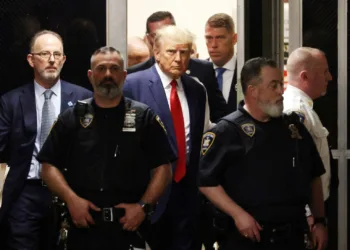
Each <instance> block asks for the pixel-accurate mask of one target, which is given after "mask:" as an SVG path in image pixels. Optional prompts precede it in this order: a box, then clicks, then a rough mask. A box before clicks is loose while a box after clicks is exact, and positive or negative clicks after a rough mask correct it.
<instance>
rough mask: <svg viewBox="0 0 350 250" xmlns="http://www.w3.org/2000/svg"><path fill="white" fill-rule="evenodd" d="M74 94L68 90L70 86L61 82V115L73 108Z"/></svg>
mask: <svg viewBox="0 0 350 250" xmlns="http://www.w3.org/2000/svg"><path fill="white" fill-rule="evenodd" d="M72 100H74V92H73V91H71V90H70V89H69V88H68V85H67V84H66V83H65V82H64V81H62V80H61V111H60V112H61V113H62V112H63V111H65V110H66V109H67V108H69V107H71V106H73V104H74V103H73V101H72Z"/></svg>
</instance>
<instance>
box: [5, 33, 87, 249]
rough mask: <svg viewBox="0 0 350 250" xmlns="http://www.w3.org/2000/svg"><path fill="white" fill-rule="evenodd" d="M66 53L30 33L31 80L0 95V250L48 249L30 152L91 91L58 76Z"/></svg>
mask: <svg viewBox="0 0 350 250" xmlns="http://www.w3.org/2000/svg"><path fill="white" fill-rule="evenodd" d="M65 60H66V56H65V55H64V52H63V43H62V38H61V37H60V36H59V35H58V34H57V33H55V32H52V31H48V30H44V31H40V32H38V33H37V34H35V35H34V37H33V38H32V40H31V43H30V53H29V54H28V56H27V61H28V63H29V65H30V66H31V67H32V68H33V70H34V82H33V83H30V84H26V85H23V86H21V87H19V88H17V89H15V90H13V91H10V92H9V93H7V94H4V95H3V96H2V97H1V98H0V162H6V163H7V164H8V166H9V167H10V171H9V173H8V176H7V178H6V181H5V184H4V189H3V204H2V207H1V208H0V226H1V228H2V229H3V230H4V232H6V237H5V235H3V234H2V235H1V239H2V241H1V245H2V247H1V248H2V249H33V250H37V249H45V250H46V249H50V243H49V241H48V239H49V235H48V232H49V231H50V230H48V226H49V225H47V224H48V222H49V219H48V216H49V214H50V213H49V212H50V209H49V207H50V204H51V194H50V192H49V190H48V189H47V188H46V187H45V185H43V183H42V181H41V165H40V164H39V163H38V161H37V159H36V156H37V154H38V152H39V150H40V148H41V146H42V144H43V142H44V141H45V139H46V136H47V134H48V133H49V129H50V127H51V126H52V123H53V121H54V120H55V119H56V118H57V116H58V115H59V113H60V112H62V111H64V110H65V109H67V108H68V107H69V106H73V104H74V103H75V102H76V101H77V100H79V99H86V98H89V97H91V96H92V93H91V92H90V91H88V90H86V89H84V88H81V87H78V86H76V85H73V84H70V83H67V82H65V81H63V80H60V71H61V69H62V67H63V65H64V62H65Z"/></svg>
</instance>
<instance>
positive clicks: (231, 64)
mask: <svg viewBox="0 0 350 250" xmlns="http://www.w3.org/2000/svg"><path fill="white" fill-rule="evenodd" d="M236 61H237V60H236V55H233V57H232V58H231V59H230V60H229V61H228V62H227V63H226V64H225V65H224V66H222V67H219V66H217V65H215V63H214V62H213V66H214V69H215V74H216V76H217V74H218V73H217V72H216V68H225V69H226V71H225V72H224V73H223V75H222V95H223V96H224V98H225V100H226V103H227V102H228V98H229V97H230V91H231V85H232V79H233V77H234V74H235V68H236ZM233 87H234V88H235V86H233Z"/></svg>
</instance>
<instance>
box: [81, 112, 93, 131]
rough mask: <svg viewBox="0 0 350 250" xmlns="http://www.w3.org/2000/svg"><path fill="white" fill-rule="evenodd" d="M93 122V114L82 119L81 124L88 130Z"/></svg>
mask: <svg viewBox="0 0 350 250" xmlns="http://www.w3.org/2000/svg"><path fill="white" fill-rule="evenodd" d="M93 120H94V116H93V115H92V114H86V115H84V117H81V118H80V124H81V126H83V128H87V127H88V126H89V125H90V124H91V123H92V121H93Z"/></svg>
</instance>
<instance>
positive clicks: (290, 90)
mask: <svg viewBox="0 0 350 250" xmlns="http://www.w3.org/2000/svg"><path fill="white" fill-rule="evenodd" d="M283 96H284V101H283V105H284V112H285V113H290V112H292V111H294V112H298V113H299V114H300V115H301V116H304V117H305V118H304V125H305V127H306V128H307V130H308V131H309V133H310V134H311V136H312V138H313V140H314V142H315V144H316V147H317V150H318V152H319V154H320V156H321V159H322V162H323V165H324V167H325V169H326V173H325V174H323V175H322V176H321V179H322V188H323V198H324V200H326V199H328V197H329V184H330V177H331V169H330V155H329V147H328V140H327V136H328V134H329V133H328V130H327V129H326V128H325V127H323V125H322V123H321V120H320V118H319V117H318V115H317V113H316V112H315V111H314V110H313V101H312V99H311V98H310V97H309V96H308V95H307V94H306V93H305V92H303V91H302V90H300V89H298V88H296V87H294V86H292V85H288V87H287V89H286V91H285V92H284V95H283Z"/></svg>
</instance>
